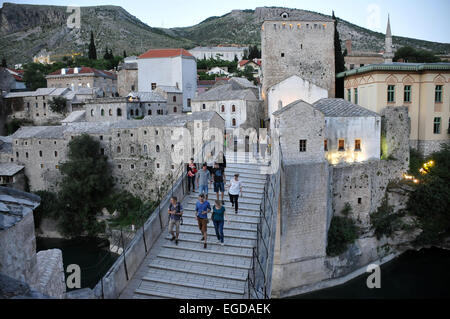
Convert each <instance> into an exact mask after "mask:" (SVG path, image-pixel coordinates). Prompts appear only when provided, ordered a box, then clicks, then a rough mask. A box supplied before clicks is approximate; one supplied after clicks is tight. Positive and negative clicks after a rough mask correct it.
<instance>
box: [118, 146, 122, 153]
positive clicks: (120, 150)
mask: <svg viewBox="0 0 450 319" xmlns="http://www.w3.org/2000/svg"><path fill="white" fill-rule="evenodd" d="M121 152H122V149H121V148H120V146H117V153H118V154H120V153H121Z"/></svg>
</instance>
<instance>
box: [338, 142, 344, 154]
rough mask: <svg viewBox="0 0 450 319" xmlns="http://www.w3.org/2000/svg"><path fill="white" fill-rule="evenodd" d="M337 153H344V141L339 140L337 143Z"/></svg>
mask: <svg viewBox="0 0 450 319" xmlns="http://www.w3.org/2000/svg"><path fill="white" fill-rule="evenodd" d="M338 151H339V152H343V151H345V143H344V139H340V140H339V142H338Z"/></svg>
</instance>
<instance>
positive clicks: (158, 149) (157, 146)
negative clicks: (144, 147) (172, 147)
mask: <svg viewBox="0 0 450 319" xmlns="http://www.w3.org/2000/svg"><path fill="white" fill-rule="evenodd" d="M159 151H160V148H159V145H156V153H159Z"/></svg>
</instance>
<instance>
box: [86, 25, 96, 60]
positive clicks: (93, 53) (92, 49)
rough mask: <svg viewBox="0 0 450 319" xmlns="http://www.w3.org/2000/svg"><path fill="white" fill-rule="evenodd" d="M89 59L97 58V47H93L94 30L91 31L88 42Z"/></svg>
mask: <svg viewBox="0 0 450 319" xmlns="http://www.w3.org/2000/svg"><path fill="white" fill-rule="evenodd" d="M88 57H89V59H91V60H97V49H96V48H95V41H94V32H92V31H91V41H90V43H89V54H88Z"/></svg>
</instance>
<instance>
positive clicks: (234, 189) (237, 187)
mask: <svg viewBox="0 0 450 319" xmlns="http://www.w3.org/2000/svg"><path fill="white" fill-rule="evenodd" d="M227 186H229V187H230V188H229V189H228V195H230V202H231V205H232V206H233V207H234V212H235V213H236V214H237V213H238V212H239V203H238V202H239V193H240V194H241V197H242V196H243V195H242V182H241V181H240V180H239V174H235V175H234V178H232V179H231V180H230V183H229V184H228V185H227Z"/></svg>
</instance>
